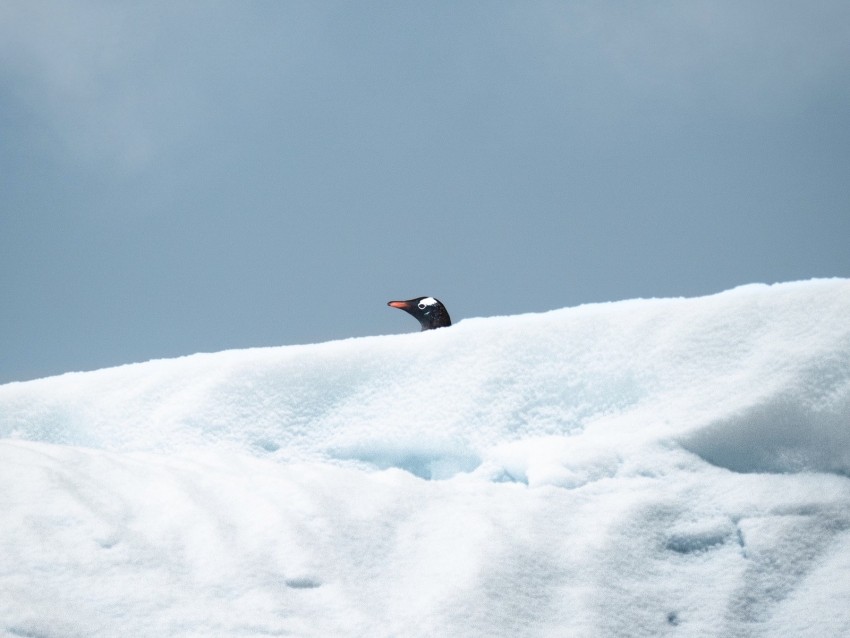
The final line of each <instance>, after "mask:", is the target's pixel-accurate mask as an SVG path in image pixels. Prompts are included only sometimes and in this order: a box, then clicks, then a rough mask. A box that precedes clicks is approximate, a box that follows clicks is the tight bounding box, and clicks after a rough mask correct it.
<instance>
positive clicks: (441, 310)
mask: <svg viewBox="0 0 850 638" xmlns="http://www.w3.org/2000/svg"><path fill="white" fill-rule="evenodd" d="M387 305H388V306H392V307H393V308H400V309H401V310H404V311H405V312H407V313H409V314H411V315H413V316H414V317H416V318H417V319H418V320H419V323H420V324H421V325H422V330H433V329H434V328H445V327H447V326H450V325H452V320H451V318H450V317H449V312H448V310H446V307H445V306H444V305H443V304H441V303H440V301H439V300H438V299H434V298H433V297H417V298H416V299H408V300H407V301H388V302H387Z"/></svg>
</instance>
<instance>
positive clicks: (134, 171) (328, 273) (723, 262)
mask: <svg viewBox="0 0 850 638" xmlns="http://www.w3.org/2000/svg"><path fill="white" fill-rule="evenodd" d="M848 237H850V3H847V2H846V0H836V1H834V2H833V1H823V2H803V1H800V2H781V1H779V2H778V1H776V0H765V1H763V2H748V1H743V2H742V1H737V0H736V1H729V2H723V1H719V2H672V1H671V2H533V1H532V2H529V1H523V2H456V1H446V2H420V1H417V2H398V1H393V2H319V3H316V2H303V3H295V2H277V1H272V0H270V1H267V2H201V1H200V0H199V1H197V2H179V1H178V2H175V1H174V0H168V1H167V2H144V3H139V2H119V1H110V2H85V1H81V0H76V1H74V2H60V1H55V2H49V1H46V2H38V3H34V2H29V1H27V0H17V1H15V0H11V1H7V2H4V3H2V4H0V300H2V301H0V304H2V305H0V382H6V381H12V380H24V379H29V378H34V377H40V376H46V375H50V374H56V373H61V372H65V371H71V370H86V369H93V368H99V367H104V366H109V365H116V364H121V363H130V362H135V361H142V360H146V359H151V358H160V357H172V356H178V355H183V354H191V353H194V352H198V351H216V350H222V349H227V348H243V347H248V346H265V345H283V344H294V343H309V342H319V341H326V340H330V339H338V338H345V337H353V336H363V335H374V334H388V333H395V332H411V331H416V330H418V325H417V323H416V321H415V320H414V319H413V318H411V317H409V316H407V315H406V314H404V313H402V312H399V311H397V310H394V309H391V308H388V307H386V305H385V304H386V302H387V301H388V300H390V299H398V298H409V297H414V296H418V295H426V294H427V295H434V296H436V297H438V298H440V299H442V300H443V301H444V302H445V304H446V305H447V306H448V308H449V311H450V313H451V315H452V317H453V319H455V321H457V320H460V319H462V318H464V317H472V316H488V315H497V314H516V313H521V312H530V311H541V310H548V309H552V308H560V307H564V306H571V305H577V304H581V303H587V302H595V301H613V300H618V299H625V298H633V297H658V296H665V297H666V296H694V295H702V294H708V293H712V292H718V291H720V290H723V289H726V288H730V287H733V286H736V285H739V284H745V283H751V282H768V283H772V282H776V281H788V280H794V279H807V278H810V277H823V276H843V277H847V276H850V250H848Z"/></svg>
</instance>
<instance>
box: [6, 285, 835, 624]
mask: <svg viewBox="0 0 850 638" xmlns="http://www.w3.org/2000/svg"><path fill="white" fill-rule="evenodd" d="M848 317H850V281H848V280H840V279H833V280H813V281H807V282H796V283H787V284H779V285H774V286H765V285H750V286H744V287H741V288H736V289H734V290H730V291H727V292H724V293H721V294H718V295H714V296H710V297H704V298H698V299H654V300H633V301H623V302H618V303H609V304H594V305H587V306H581V307H577V308H567V309H563V310H557V311H553V312H548V313H543V314H530V315H522V316H513V317H494V318H487V319H483V318H480V319H467V320H464V321H461V322H460V323H458V324H456V325H455V326H453V327H451V328H447V329H442V330H433V331H426V332H417V333H412V334H407V335H395V336H382V337H370V338H361V339H350V340H345V341H338V342H331V343H323V344H317V345H310V346H290V347H280V348H261V349H252V350H242V351H229V352H221V353H216V354H197V355H193V356H188V357H183V358H180V359H173V360H162V361H150V362H147V363H141V364H134V365H127V366H122V367H119V368H113V369H105V370H98V371H94V372H87V373H70V374H66V375H62V376H59V377H52V378H47V379H40V380H37V381H30V382H26V383H11V384H7V385H4V386H0V437H1V438H0V484H2V490H0V511H2V512H3V516H2V517H0V635H3V636H10V637H28V638H54V637H62V638H74V637H78V636H79V637H82V636H86V637H92V636H94V637H111V636H119V635H127V636H134V637H136V636H139V637H147V636H150V637H154V636H156V637H161V636H180V637H189V636H193V637H194V636H197V637H201V636H204V637H209V636H227V637H239V636H290V635H292V636H377V637H381V636H387V637H390V636H423V637H424V636H482V637H483V636H534V637H538V636H552V637H554V636H578V637H588V638H590V637H599V636H622V637H630V638H631V637H635V636H653V637H655V636H677V637H680V636H694V637H696V636H700V637H702V636H717V637H728V636H742V637H749V636H753V637H756V636H758V637H764V638H767V637H770V638H775V637H783V636H788V637H794V638H800V637H811V638H821V637H823V636H848V635H850V605H848V604H847V601H848V600H850V576H848V575H850V321H848Z"/></svg>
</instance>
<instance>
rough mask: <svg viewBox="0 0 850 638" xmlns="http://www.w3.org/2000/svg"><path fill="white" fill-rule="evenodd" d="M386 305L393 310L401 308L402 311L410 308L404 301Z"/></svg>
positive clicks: (389, 302) (391, 302)
mask: <svg viewBox="0 0 850 638" xmlns="http://www.w3.org/2000/svg"><path fill="white" fill-rule="evenodd" d="M387 305H388V306H392V307H393V308H401V309H402V310H407V309H408V308H409V307H410V306H409V305H407V302H406V301H388V302H387Z"/></svg>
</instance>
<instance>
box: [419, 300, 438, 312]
mask: <svg viewBox="0 0 850 638" xmlns="http://www.w3.org/2000/svg"><path fill="white" fill-rule="evenodd" d="M417 305H418V306H419V310H425V308H427V307H428V306H436V305H437V300H436V299H434V298H433V297H425V299H421V300H420V301H419V303H418V304H417Z"/></svg>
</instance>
